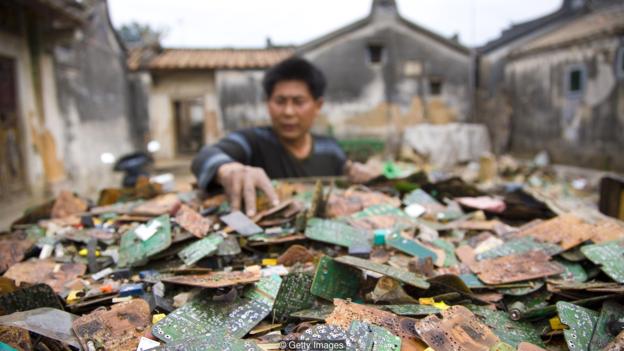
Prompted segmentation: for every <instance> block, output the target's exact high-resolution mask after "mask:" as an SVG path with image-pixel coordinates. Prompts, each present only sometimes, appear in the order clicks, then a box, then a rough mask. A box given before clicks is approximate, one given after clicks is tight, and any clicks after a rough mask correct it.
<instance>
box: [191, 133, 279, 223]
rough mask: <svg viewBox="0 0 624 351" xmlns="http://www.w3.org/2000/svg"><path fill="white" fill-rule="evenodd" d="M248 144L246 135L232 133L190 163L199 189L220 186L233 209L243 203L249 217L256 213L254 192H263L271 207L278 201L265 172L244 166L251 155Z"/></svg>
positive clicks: (248, 161) (207, 147)
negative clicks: (257, 190) (258, 190)
mask: <svg viewBox="0 0 624 351" xmlns="http://www.w3.org/2000/svg"><path fill="white" fill-rule="evenodd" d="M251 144H252V143H251V141H250V140H249V139H247V137H246V133H244V132H234V133H231V134H229V135H228V136H227V137H225V138H223V139H221V140H220V141H219V142H218V143H216V144H214V145H210V146H205V147H204V148H202V150H201V151H200V152H199V153H198V154H197V156H195V158H194V159H193V163H192V164H191V170H192V171H193V173H194V174H195V177H196V178H197V183H198V186H199V187H200V188H201V189H204V190H206V189H208V188H210V187H211V186H214V185H221V186H223V188H224V190H225V193H226V195H227V196H228V200H229V202H230V206H231V207H232V209H233V210H239V209H241V204H242V200H244V202H245V208H246V210H247V215H248V216H253V215H255V213H256V189H260V190H262V191H263V192H264V193H265V194H266V195H267V197H268V198H269V201H270V202H271V203H272V204H273V205H276V204H277V203H278V202H279V199H278V197H277V194H276V193H275V190H274V189H273V186H272V185H271V181H270V180H269V177H268V176H267V175H266V173H265V172H264V170H263V169H261V168H258V167H251V166H247V164H249V163H250V162H251V157H252V152H253V149H252V147H251Z"/></svg>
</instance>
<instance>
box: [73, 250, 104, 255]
mask: <svg viewBox="0 0 624 351" xmlns="http://www.w3.org/2000/svg"><path fill="white" fill-rule="evenodd" d="M78 254H79V255H80V256H82V257H86V256H87V255H88V254H89V250H87V249H80V251H78ZM100 255H101V252H100V250H95V257H100Z"/></svg>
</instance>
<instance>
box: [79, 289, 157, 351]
mask: <svg viewBox="0 0 624 351" xmlns="http://www.w3.org/2000/svg"><path fill="white" fill-rule="evenodd" d="M150 322H151V315H150V307H149V304H148V303H147V302H145V300H142V299H135V300H131V301H128V302H123V303H120V304H117V305H113V306H112V307H111V309H110V310H105V309H97V310H95V311H93V312H92V313H90V314H88V315H84V316H82V317H80V318H78V319H76V320H75V321H74V322H73V323H72V329H73V330H74V332H75V333H76V336H77V337H78V340H80V344H81V345H82V348H83V349H84V350H121V351H126V350H127V351H134V350H136V348H137V346H138V345H139V340H140V339H141V336H142V335H143V334H145V330H146V329H147V327H149V325H150Z"/></svg>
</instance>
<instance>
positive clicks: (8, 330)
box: [0, 325, 33, 351]
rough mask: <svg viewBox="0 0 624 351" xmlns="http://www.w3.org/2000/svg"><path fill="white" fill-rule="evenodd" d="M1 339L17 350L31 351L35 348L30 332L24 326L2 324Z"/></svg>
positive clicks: (0, 326) (0, 327)
mask: <svg viewBox="0 0 624 351" xmlns="http://www.w3.org/2000/svg"><path fill="white" fill-rule="evenodd" d="M0 341H1V342H3V343H5V344H7V345H9V346H11V347H13V348H15V349H16V350H24V351H30V350H32V349H33V348H32V343H31V340H30V333H28V330H26V329H22V328H17V327H10V326H6V325H0Z"/></svg>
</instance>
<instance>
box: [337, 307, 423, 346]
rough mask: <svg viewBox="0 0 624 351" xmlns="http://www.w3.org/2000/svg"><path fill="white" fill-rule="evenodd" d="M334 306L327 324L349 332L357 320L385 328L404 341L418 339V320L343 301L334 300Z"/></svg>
mask: <svg viewBox="0 0 624 351" xmlns="http://www.w3.org/2000/svg"><path fill="white" fill-rule="evenodd" d="M334 306H336V307H335V308H334V311H333V312H332V313H331V314H330V315H329V316H328V317H327V318H326V319H325V321H326V322H327V324H333V325H337V326H339V327H342V328H343V329H345V330H348V329H349V326H350V325H351V322H353V321H356V320H357V321H362V322H366V323H370V324H374V325H377V326H380V327H384V328H386V329H388V330H389V331H390V332H392V333H393V334H394V335H397V336H399V337H401V338H402V339H414V338H416V337H417V335H416V332H415V330H414V323H416V321H417V320H415V319H413V318H407V317H399V316H397V315H395V314H394V313H390V312H386V311H382V310H380V309H377V308H374V307H369V306H364V305H360V304H357V303H352V302H350V301H346V300H341V299H334Z"/></svg>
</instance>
